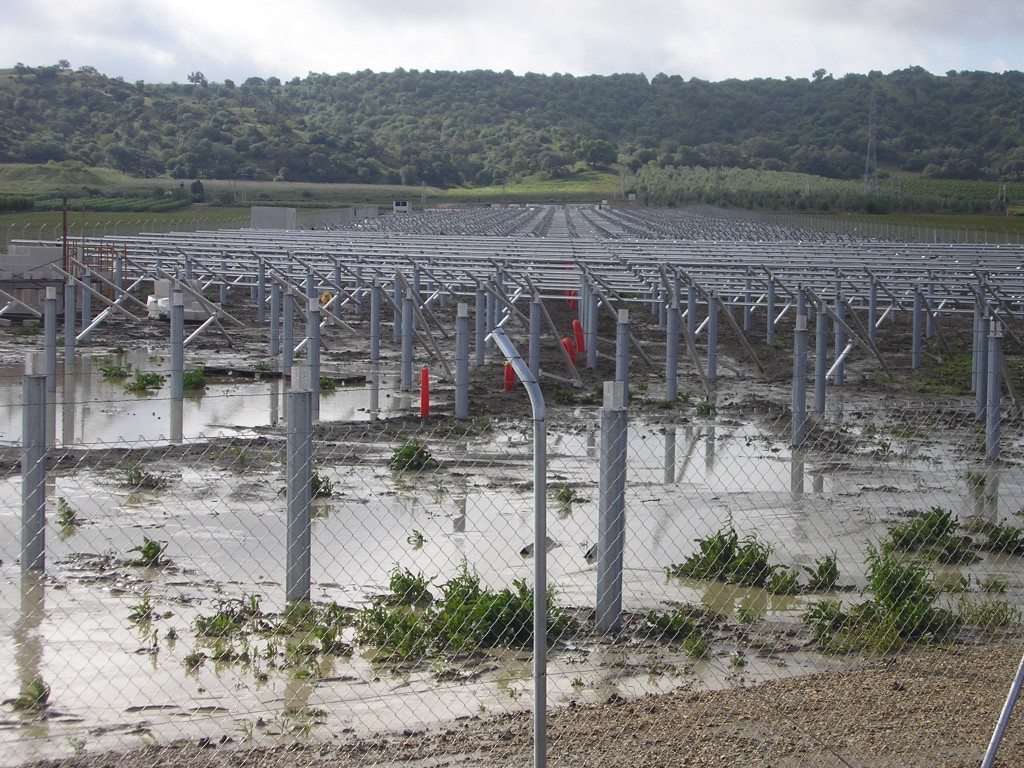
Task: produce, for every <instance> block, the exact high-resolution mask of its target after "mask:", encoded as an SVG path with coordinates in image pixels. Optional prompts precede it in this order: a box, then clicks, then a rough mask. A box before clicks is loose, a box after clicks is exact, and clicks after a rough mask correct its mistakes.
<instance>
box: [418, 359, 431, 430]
mask: <svg viewBox="0 0 1024 768" xmlns="http://www.w3.org/2000/svg"><path fill="white" fill-rule="evenodd" d="M429 415H430V369H429V368H423V369H421V370H420V418H424V419H425V418H427V416H429Z"/></svg>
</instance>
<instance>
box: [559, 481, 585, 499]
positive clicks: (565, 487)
mask: <svg viewBox="0 0 1024 768" xmlns="http://www.w3.org/2000/svg"><path fill="white" fill-rule="evenodd" d="M555 500H556V501H557V502H558V503H559V504H572V503H574V502H577V501H586V500H587V499H586V497H584V496H580V495H579V494H578V493H576V489H575V488H573V487H572V486H571V485H569V484H568V483H562V484H561V485H559V486H558V487H557V490H556V491H555Z"/></svg>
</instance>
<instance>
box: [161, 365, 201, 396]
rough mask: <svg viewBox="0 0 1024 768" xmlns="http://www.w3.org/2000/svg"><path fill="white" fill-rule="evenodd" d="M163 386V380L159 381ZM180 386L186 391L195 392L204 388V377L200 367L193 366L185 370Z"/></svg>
mask: <svg viewBox="0 0 1024 768" xmlns="http://www.w3.org/2000/svg"><path fill="white" fill-rule="evenodd" d="M161 386H163V382H161ZM182 388H183V389H184V390H185V391H186V392H197V391H201V390H204V389H206V378H205V377H204V376H203V369H202V368H193V369H192V370H190V371H185V374H184V376H183V377H182Z"/></svg>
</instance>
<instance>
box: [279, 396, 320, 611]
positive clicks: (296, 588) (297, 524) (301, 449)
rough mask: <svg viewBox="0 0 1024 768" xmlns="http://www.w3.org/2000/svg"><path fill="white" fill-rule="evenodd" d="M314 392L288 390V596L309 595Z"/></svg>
mask: <svg viewBox="0 0 1024 768" xmlns="http://www.w3.org/2000/svg"><path fill="white" fill-rule="evenodd" d="M312 404H313V393H312V392H310V391H309V390H302V391H296V390H293V391H291V392H289V393H288V406H287V407H288V448H287V450H288V466H287V473H288V479H287V486H286V488H285V492H286V495H287V508H288V509H287V520H286V532H285V600H287V601H288V602H290V603H291V602H295V601H298V600H309V597H310V572H311V567H310V545H311V538H312V537H311V523H312V513H311V509H310V507H311V504H312V485H313V468H312V463H313V417H312Z"/></svg>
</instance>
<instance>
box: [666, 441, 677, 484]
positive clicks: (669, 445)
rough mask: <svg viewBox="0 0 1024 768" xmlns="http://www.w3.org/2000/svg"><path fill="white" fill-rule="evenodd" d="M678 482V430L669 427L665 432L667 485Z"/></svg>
mask: <svg viewBox="0 0 1024 768" xmlns="http://www.w3.org/2000/svg"><path fill="white" fill-rule="evenodd" d="M675 481H676V430H675V427H669V428H668V429H666V430H665V485H672V484H673V483H674V482H675Z"/></svg>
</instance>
